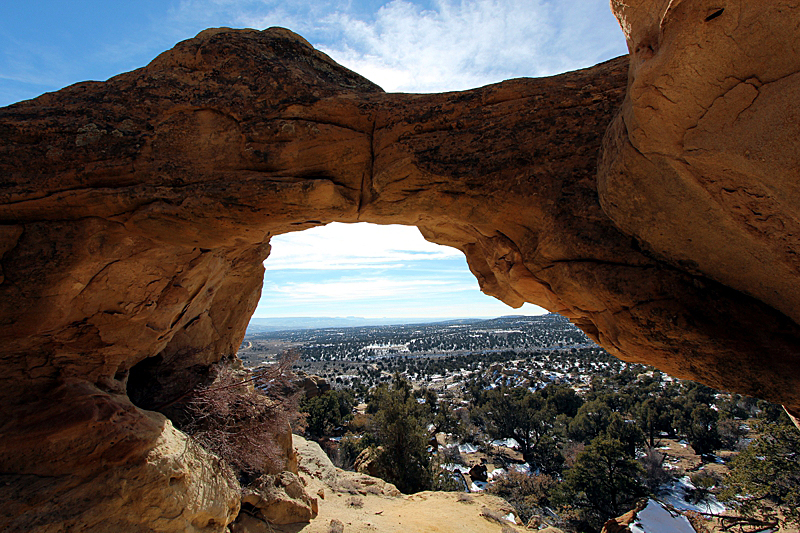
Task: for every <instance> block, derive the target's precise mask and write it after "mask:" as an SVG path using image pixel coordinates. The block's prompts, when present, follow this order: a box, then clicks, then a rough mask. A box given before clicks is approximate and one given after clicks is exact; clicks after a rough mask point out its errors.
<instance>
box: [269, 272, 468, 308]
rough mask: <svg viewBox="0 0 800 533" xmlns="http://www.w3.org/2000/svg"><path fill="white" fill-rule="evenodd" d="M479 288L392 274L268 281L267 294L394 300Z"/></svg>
mask: <svg viewBox="0 0 800 533" xmlns="http://www.w3.org/2000/svg"><path fill="white" fill-rule="evenodd" d="M470 290H473V291H474V290H475V287H474V286H471V285H469V284H465V283H458V282H453V281H447V280H440V279H413V280H401V279H389V278H368V277H366V278H362V277H359V278H351V279H340V280H328V281H320V282H314V281H305V282H297V283H291V282H290V283H285V284H281V285H273V284H271V283H269V282H267V283H265V284H264V291H263V296H264V297H267V298H269V297H270V296H273V297H277V298H286V297H289V298H291V299H292V300H293V301H295V302H298V301H307V302H311V301H320V300H335V301H342V302H345V301H352V300H376V299H379V300H390V299H407V298H413V297H418V296H419V295H420V294H423V295H425V296H426V297H431V296H434V295H437V294H445V293H447V294H450V293H453V292H458V291H470Z"/></svg>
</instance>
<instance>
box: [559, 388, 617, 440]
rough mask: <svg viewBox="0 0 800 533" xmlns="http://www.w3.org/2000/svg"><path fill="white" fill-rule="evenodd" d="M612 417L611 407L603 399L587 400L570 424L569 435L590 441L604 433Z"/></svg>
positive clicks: (576, 438) (572, 437)
mask: <svg viewBox="0 0 800 533" xmlns="http://www.w3.org/2000/svg"><path fill="white" fill-rule="evenodd" d="M610 419H611V408H610V407H609V406H608V404H606V402H605V401H603V400H600V399H598V400H592V401H590V402H586V403H585V404H583V405H582V406H581V408H580V409H578V414H577V415H575V418H573V419H572V422H570V424H569V437H570V438H571V439H573V440H577V441H580V442H585V443H588V442H590V441H591V440H592V439H594V438H595V437H597V436H599V435H600V434H602V433H603V432H604V431H605V430H606V428H607V427H608V423H609V421H610Z"/></svg>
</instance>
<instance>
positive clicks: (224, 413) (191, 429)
mask: <svg viewBox="0 0 800 533" xmlns="http://www.w3.org/2000/svg"><path fill="white" fill-rule="evenodd" d="M297 359H298V354H297V353H296V352H287V353H285V354H283V355H282V356H281V358H280V359H279V361H278V362H277V363H275V364H272V365H267V366H263V367H260V368H258V369H256V370H254V371H251V372H248V371H245V370H237V369H234V368H232V367H231V366H230V365H224V366H221V367H219V368H218V369H217V375H216V378H215V379H214V381H213V382H212V383H211V384H210V385H208V386H204V387H200V388H198V389H195V390H193V391H191V392H190V393H189V394H187V395H185V397H184V398H182V399H180V400H179V402H178V403H179V404H180V407H181V413H180V416H179V417H177V422H178V425H179V427H180V429H181V430H183V431H184V432H185V433H187V434H188V435H190V436H191V437H192V439H194V440H195V441H196V442H197V443H198V444H200V445H201V446H203V447H204V448H205V449H207V450H209V451H211V452H213V453H215V454H216V455H218V456H219V457H221V458H222V459H224V460H225V461H226V462H227V463H228V464H229V465H230V466H231V467H233V468H234V469H235V470H237V471H238V473H239V476H240V477H252V476H257V475H259V474H262V473H266V472H275V471H279V470H282V469H283V467H284V466H285V465H284V463H285V461H286V457H285V451H284V449H283V446H282V445H281V444H280V439H281V436H282V435H286V433H287V432H288V431H289V429H288V428H289V424H290V423H291V422H292V421H293V420H296V419H297V418H298V416H299V414H298V410H297V402H298V399H299V398H298V395H299V393H298V391H296V390H295V387H294V386H293V385H292V379H293V377H294V374H293V373H292V365H293V364H294V363H295V362H296V361H297Z"/></svg>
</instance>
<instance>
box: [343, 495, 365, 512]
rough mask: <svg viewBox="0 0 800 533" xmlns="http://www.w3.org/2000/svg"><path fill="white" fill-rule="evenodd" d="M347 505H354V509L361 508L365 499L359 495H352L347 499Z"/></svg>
mask: <svg viewBox="0 0 800 533" xmlns="http://www.w3.org/2000/svg"><path fill="white" fill-rule="evenodd" d="M347 506H348V507H353V508H354V509H361V508H362V507H364V500H362V499H361V498H359V497H358V496H351V497H350V498H348V499H347Z"/></svg>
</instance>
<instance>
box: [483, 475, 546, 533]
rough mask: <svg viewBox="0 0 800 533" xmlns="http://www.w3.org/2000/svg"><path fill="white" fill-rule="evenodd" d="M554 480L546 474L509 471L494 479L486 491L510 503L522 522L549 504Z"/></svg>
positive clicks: (539, 512)
mask: <svg viewBox="0 0 800 533" xmlns="http://www.w3.org/2000/svg"><path fill="white" fill-rule="evenodd" d="M555 485H556V481H555V479H553V478H552V477H550V476H547V475H529V474H524V473H522V472H516V471H513V470H512V471H510V472H508V473H507V474H506V475H504V476H502V477H500V478H498V479H496V480H495V481H494V482H493V483H492V484H491V485H490V486H489V489H488V490H487V492H488V493H489V494H494V495H496V496H499V497H501V498H503V499H504V500H506V501H507V502H508V503H510V504H511V505H512V506H513V507H514V510H515V511H516V512H517V515H519V517H520V518H521V519H522V521H523V522H528V520H530V519H531V517H532V516H534V515H538V514H541V509H543V508H544V507H548V506H550V496H549V494H550V491H551V490H552V489H553V487H555Z"/></svg>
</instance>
